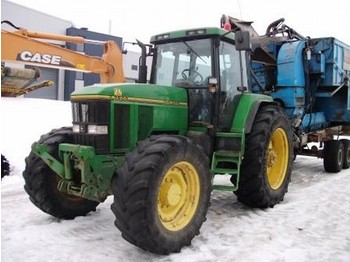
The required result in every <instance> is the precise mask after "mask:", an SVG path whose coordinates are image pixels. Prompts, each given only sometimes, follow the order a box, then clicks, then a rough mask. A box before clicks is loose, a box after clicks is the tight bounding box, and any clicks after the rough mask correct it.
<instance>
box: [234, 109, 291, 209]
mask: <svg viewBox="0 0 350 262" xmlns="http://www.w3.org/2000/svg"><path fill="white" fill-rule="evenodd" d="M291 134H292V130H291V126H290V123H289V120H288V118H287V116H286V114H285V113H284V111H282V109H281V108H279V107H277V106H272V105H271V106H265V107H262V108H261V109H259V111H258V113H257V115H256V117H255V120H254V123H253V126H252V129H251V132H250V133H249V134H248V135H247V136H246V145H245V153H244V158H243V161H242V165H241V171H240V174H241V175H240V180H239V186H238V190H237V191H236V192H235V194H236V195H237V198H238V201H240V202H242V203H243V204H245V205H248V206H250V207H259V208H267V207H273V206H274V205H275V204H277V203H279V202H280V201H282V200H283V198H284V195H285V193H286V192H287V191H288V185H289V182H290V177H291V172H292V171H291V170H292V158H293V151H292V138H291Z"/></svg>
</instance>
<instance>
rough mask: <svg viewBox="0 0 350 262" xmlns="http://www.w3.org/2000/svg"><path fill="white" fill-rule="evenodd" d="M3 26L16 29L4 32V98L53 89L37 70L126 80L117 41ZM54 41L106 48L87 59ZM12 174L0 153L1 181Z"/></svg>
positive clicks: (8, 164) (2, 57)
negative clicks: (77, 72)
mask: <svg viewBox="0 0 350 262" xmlns="http://www.w3.org/2000/svg"><path fill="white" fill-rule="evenodd" d="M3 23H6V24H9V25H10V26H12V27H14V28H15V29H16V30H15V31H6V30H1V96H3V97H5V96H6V97H17V96H21V95H24V94H27V93H28V92H31V91H34V90H37V89H39V88H42V87H49V86H53V85H54V83H53V82H52V81H49V80H44V81H41V82H39V81H38V80H39V79H40V69H39V68H38V67H49V68H57V69H65V70H72V71H81V72H87V73H98V74H99V75H100V82H101V83H115V82H124V81H125V79H124V73H123V66H122V65H123V62H122V52H121V50H120V48H119V46H118V45H117V43H116V42H114V41H96V40H89V39H85V38H83V37H80V36H67V35H59V34H50V33H44V32H34V31H28V30H27V29H24V28H19V27H16V26H14V25H13V24H12V23H11V22H9V21H2V22H1V24H3ZM52 40H54V41H63V42H66V43H68V42H69V43H76V44H85V43H87V44H96V45H103V46H104V53H103V55H102V56H101V57H95V56H88V55H85V54H82V53H81V52H78V51H74V50H70V49H67V48H65V47H61V46H59V45H57V44H54V43H53V42H52ZM50 41H51V42H50ZM6 62H8V63H11V64H12V63H22V64H26V65H32V66H34V67H33V68H15V67H11V66H6ZM9 174H10V163H9V161H8V160H7V159H6V157H5V156H4V155H2V154H1V178H3V177H4V176H7V175H9Z"/></svg>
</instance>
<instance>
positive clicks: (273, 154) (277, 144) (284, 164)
mask: <svg viewBox="0 0 350 262" xmlns="http://www.w3.org/2000/svg"><path fill="white" fill-rule="evenodd" d="M288 160H289V145H288V138H287V134H286V132H285V131H284V130H283V129H282V128H277V129H276V130H275V131H274V132H273V134H272V136H271V140H270V142H269V148H268V151H267V155H266V164H267V179H268V182H269V185H270V187H271V188H272V189H274V190H277V189H279V188H280V186H281V185H282V183H283V181H284V178H285V176H286V173H287V168H288Z"/></svg>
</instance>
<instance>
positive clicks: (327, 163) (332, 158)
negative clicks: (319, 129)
mask: <svg viewBox="0 0 350 262" xmlns="http://www.w3.org/2000/svg"><path fill="white" fill-rule="evenodd" d="M344 156H345V153H344V144H343V143H342V142H340V141H339V140H330V141H326V142H325V144H324V149H323V166H324V170H325V171H326V172H329V173H338V172H340V170H341V169H342V167H343V164H344Z"/></svg>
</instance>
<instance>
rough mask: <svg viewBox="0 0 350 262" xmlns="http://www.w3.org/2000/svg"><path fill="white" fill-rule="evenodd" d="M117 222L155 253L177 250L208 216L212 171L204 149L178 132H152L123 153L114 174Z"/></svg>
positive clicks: (131, 239) (126, 234) (132, 239)
mask: <svg viewBox="0 0 350 262" xmlns="http://www.w3.org/2000/svg"><path fill="white" fill-rule="evenodd" d="M112 190H113V194H114V203H113V204H112V206H111V209H112V211H113V212H114V214H115V216H116V220H115V225H116V227H117V228H118V229H119V230H120V231H121V232H122V236H123V238H125V239H126V240H127V241H129V242H130V243H132V244H134V245H136V246H138V247H140V248H142V249H144V250H147V251H150V252H153V253H158V254H169V253H171V252H179V251H180V250H181V248H182V247H183V246H186V245H190V243H191V240H192V239H193V238H194V237H195V236H196V235H198V234H199V229H200V227H201V225H202V223H203V222H204V221H205V220H206V213H207V210H208V205H209V199H210V193H211V175H210V172H209V163H208V158H207V157H206V155H205V154H204V153H203V152H202V151H201V150H199V148H197V147H196V146H195V145H194V144H193V143H192V142H191V141H190V140H189V139H187V138H186V137H182V136H172V135H160V136H153V137H150V138H148V139H146V140H145V141H143V142H140V143H138V145H137V147H136V148H135V149H134V151H133V152H131V153H129V154H127V155H126V159H125V163H124V165H123V166H122V167H121V168H119V169H118V170H117V171H116V174H115V176H114V178H113V180H112Z"/></svg>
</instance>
